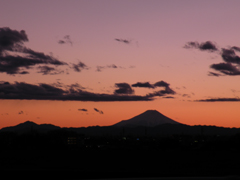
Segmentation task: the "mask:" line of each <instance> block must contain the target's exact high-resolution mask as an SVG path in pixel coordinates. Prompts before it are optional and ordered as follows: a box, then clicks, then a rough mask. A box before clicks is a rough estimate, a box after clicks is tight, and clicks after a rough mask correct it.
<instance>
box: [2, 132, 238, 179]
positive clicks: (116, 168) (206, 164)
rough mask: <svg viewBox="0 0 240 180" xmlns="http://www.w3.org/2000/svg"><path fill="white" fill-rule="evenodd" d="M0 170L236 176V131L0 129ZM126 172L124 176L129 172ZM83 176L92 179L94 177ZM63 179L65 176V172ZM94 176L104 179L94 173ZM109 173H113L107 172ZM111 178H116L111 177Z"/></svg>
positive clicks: (77, 174)
mask: <svg viewBox="0 0 240 180" xmlns="http://www.w3.org/2000/svg"><path fill="white" fill-rule="evenodd" d="M0 146H1V150H0V153H1V155H2V156H1V157H0V161H1V169H5V170H9V171H14V170H23V171H24V170H25V171H26V170H28V171H34V170H37V169H41V170H45V171H47V172H49V171H61V172H67V173H69V172H71V173H73V174H75V176H74V177H76V176H79V173H81V174H84V173H90V172H91V173H93V174H94V172H95V173H96V172H101V173H104V172H105V173H109V172H111V173H115V175H116V173H117V174H118V175H117V177H119V173H120V172H121V176H124V174H125V176H128V177H129V176H130V174H131V173H132V174H133V175H134V177H139V176H143V174H142V173H147V174H148V175H147V176H225V175H239V162H240V154H239V151H240V134H235V135H231V136H219V135H184V134H180V135H179V134H176V135H169V136H162V137H161V136H156V137H154V136H147V135H146V136H134V135H127V136H121V135H116V136H113V135H111V136H110V135H108V134H106V135H102V136H86V135H84V134H82V133H77V132H74V131H71V130H66V129H59V130H53V131H49V132H47V133H39V132H37V131H29V132H26V133H22V134H17V133H14V132H0ZM129 173H130V174H129ZM93 174H92V176H89V177H92V178H93V177H94V178H96V177H97V175H96V174H95V176H93ZM68 177H69V176H68ZM99 177H106V174H105V176H103V175H99V176H98V178H99ZM112 177H114V176H112ZM115 177H116V176H115Z"/></svg>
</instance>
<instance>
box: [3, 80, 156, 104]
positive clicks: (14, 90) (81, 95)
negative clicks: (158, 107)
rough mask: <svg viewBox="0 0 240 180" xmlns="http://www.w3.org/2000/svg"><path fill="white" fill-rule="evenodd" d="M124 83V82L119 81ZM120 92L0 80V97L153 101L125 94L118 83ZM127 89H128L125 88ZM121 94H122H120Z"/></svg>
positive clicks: (149, 97)
mask: <svg viewBox="0 0 240 180" xmlns="http://www.w3.org/2000/svg"><path fill="white" fill-rule="evenodd" d="M119 84H122V83H119ZM118 86H119V87H120V88H119V93H115V94H99V93H93V92H88V91H84V90H82V89H81V87H80V88H78V87H77V86H75V85H73V86H71V85H70V86H66V87H68V88H65V90H64V89H62V88H60V87H55V86H53V85H49V84H44V83H42V84H38V85H33V84H28V83H25V82H15V83H12V84H11V83H9V82H0V99H20V100H21V99H26V100H28V99H34V100H61V101H96V102H98V101H152V100H154V99H153V96H147V95H146V96H138V95H129V94H127V95H124V94H125V93H131V92H128V91H129V90H127V92H125V93H123V90H125V88H124V87H125V86H123V85H118ZM125 91H126V90H125ZM119 94H120V95H119Z"/></svg>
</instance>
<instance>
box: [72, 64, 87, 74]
mask: <svg viewBox="0 0 240 180" xmlns="http://www.w3.org/2000/svg"><path fill="white" fill-rule="evenodd" d="M72 68H73V69H74V71H76V72H81V71H82V70H83V69H88V67H87V65H86V64H84V63H83V62H79V63H78V64H73V66H72Z"/></svg>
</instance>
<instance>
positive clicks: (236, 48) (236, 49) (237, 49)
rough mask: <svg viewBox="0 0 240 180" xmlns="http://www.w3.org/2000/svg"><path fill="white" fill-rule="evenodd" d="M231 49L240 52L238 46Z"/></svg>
mask: <svg viewBox="0 0 240 180" xmlns="http://www.w3.org/2000/svg"><path fill="white" fill-rule="evenodd" d="M231 49H233V50H235V51H240V47H237V46H233V47H231Z"/></svg>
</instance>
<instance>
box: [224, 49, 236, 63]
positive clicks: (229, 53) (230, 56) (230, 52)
mask: <svg viewBox="0 0 240 180" xmlns="http://www.w3.org/2000/svg"><path fill="white" fill-rule="evenodd" d="M235 50H236V48H235ZM222 58H223V60H224V61H225V62H230V63H236V64H240V57H239V56H237V55H236V54H235V51H234V49H224V48H222Z"/></svg>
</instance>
